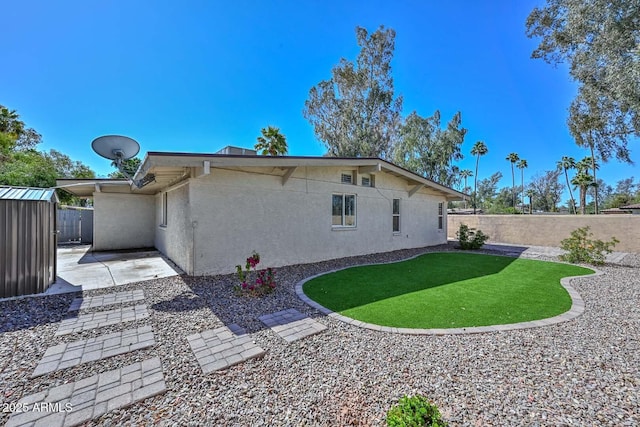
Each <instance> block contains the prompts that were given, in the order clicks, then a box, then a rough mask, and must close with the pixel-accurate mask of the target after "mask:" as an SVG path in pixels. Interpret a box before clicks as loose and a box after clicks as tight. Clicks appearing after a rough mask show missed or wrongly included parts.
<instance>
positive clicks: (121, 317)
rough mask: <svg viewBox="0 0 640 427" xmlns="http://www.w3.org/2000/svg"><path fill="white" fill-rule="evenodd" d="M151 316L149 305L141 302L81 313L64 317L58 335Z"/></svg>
mask: <svg viewBox="0 0 640 427" xmlns="http://www.w3.org/2000/svg"><path fill="white" fill-rule="evenodd" d="M146 317H149V312H148V311H147V306H146V305H144V304H139V305H136V306H134V307H120V308H116V309H113V310H107V311H98V312H96V313H87V314H81V315H79V316H78V317H73V318H70V319H64V320H63V321H62V322H60V326H59V327H58V331H57V332H56V336H57V335H66V334H71V333H75V332H80V331H86V330H88V329H95V328H101V327H103V326H108V325H115V324H116V323H121V322H130V321H132V320H140V319H144V318H146Z"/></svg>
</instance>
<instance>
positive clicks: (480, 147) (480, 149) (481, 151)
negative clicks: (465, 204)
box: [471, 141, 489, 214]
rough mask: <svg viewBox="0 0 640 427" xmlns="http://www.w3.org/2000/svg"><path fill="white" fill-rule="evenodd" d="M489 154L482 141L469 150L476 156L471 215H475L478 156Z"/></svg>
mask: <svg viewBox="0 0 640 427" xmlns="http://www.w3.org/2000/svg"><path fill="white" fill-rule="evenodd" d="M488 152H489V149H488V148H487V146H486V145H485V143H484V142H482V141H477V142H476V143H475V144H473V148H471V155H472V156H476V174H475V176H474V179H473V181H474V182H473V213H474V214H475V213H476V206H477V204H478V200H477V199H478V163H479V162H480V156H484V155H485V154H487V153H488Z"/></svg>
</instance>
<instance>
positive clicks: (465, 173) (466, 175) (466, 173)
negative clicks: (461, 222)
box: [460, 169, 473, 209]
mask: <svg viewBox="0 0 640 427" xmlns="http://www.w3.org/2000/svg"><path fill="white" fill-rule="evenodd" d="M472 176H473V171H471V170H469V169H463V170H461V171H460V178H462V179H463V180H464V188H463V189H462V192H463V193H465V194H467V192H468V188H469V186H468V185H467V178H469V177H472ZM464 208H465V209H467V198H466V197H465V199H464Z"/></svg>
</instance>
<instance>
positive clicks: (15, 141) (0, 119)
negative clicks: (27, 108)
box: [0, 105, 42, 161]
mask: <svg viewBox="0 0 640 427" xmlns="http://www.w3.org/2000/svg"><path fill="white" fill-rule="evenodd" d="M41 141H42V136H41V135H40V134H39V133H38V132H36V131H35V130H33V129H32V128H27V127H26V125H25V124H24V122H23V121H22V120H20V115H19V114H18V113H17V112H16V110H10V109H8V108H7V107H5V106H4V105H0V161H5V160H6V159H7V158H8V157H9V156H10V155H11V153H13V152H15V151H20V150H30V149H34V148H35V147H36V145H38V144H39V143H40V142H41Z"/></svg>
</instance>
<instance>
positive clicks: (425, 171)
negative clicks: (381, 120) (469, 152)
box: [393, 111, 467, 187]
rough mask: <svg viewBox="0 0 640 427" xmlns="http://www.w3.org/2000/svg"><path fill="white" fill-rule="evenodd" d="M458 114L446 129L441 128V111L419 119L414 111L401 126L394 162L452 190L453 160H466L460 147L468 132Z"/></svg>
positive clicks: (454, 168) (455, 177)
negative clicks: (462, 126)
mask: <svg viewBox="0 0 640 427" xmlns="http://www.w3.org/2000/svg"><path fill="white" fill-rule="evenodd" d="M461 122H462V118H461V115H460V113H456V114H455V115H454V116H453V118H452V119H451V121H449V123H448V124H447V128H446V129H445V130H442V129H441V128H440V127H441V125H440V112H439V111H436V112H435V113H434V114H433V116H431V117H426V118H424V117H420V116H419V115H418V114H417V113H416V112H415V111H414V112H412V113H411V114H409V116H408V117H407V119H406V120H405V122H404V124H402V125H401V126H400V139H399V141H398V143H397V144H396V146H395V149H394V152H393V161H394V163H396V164H397V165H399V166H402V167H404V168H406V169H409V170H410V171H412V172H415V173H417V174H419V175H422V176H424V177H425V178H427V179H430V180H432V181H435V182H438V183H440V184H442V185H446V186H448V187H453V185H454V184H455V181H456V179H457V178H458V177H457V173H456V172H457V171H459V169H458V168H457V166H454V165H453V162H454V161H457V160H461V159H462V158H463V155H462V152H461V150H460V146H461V145H462V143H463V142H464V136H465V134H466V132H467V130H466V129H464V128H461V127H460V125H461Z"/></svg>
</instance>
